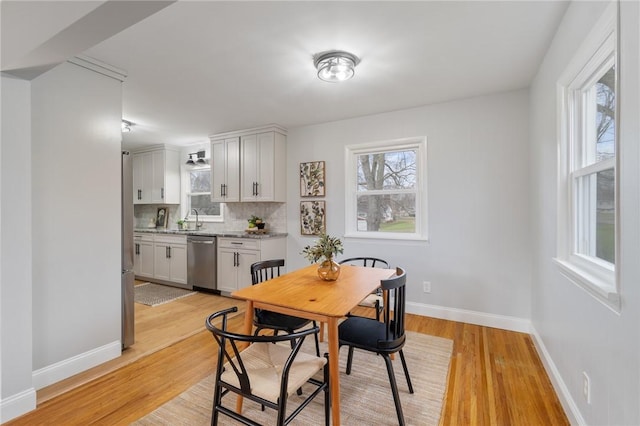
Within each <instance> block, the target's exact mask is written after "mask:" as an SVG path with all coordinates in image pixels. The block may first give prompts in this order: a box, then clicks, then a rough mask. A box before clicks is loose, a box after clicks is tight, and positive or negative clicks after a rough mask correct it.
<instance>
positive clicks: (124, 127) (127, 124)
mask: <svg viewBox="0 0 640 426" xmlns="http://www.w3.org/2000/svg"><path fill="white" fill-rule="evenodd" d="M131 126H133V123H132V122H130V121H127V120H122V133H127V132H130V131H131Z"/></svg>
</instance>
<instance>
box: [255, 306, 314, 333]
mask: <svg viewBox="0 0 640 426" xmlns="http://www.w3.org/2000/svg"><path fill="white" fill-rule="evenodd" d="M310 322H311V321H310V320H308V319H304V318H298V317H293V316H291V315H285V314H279V313H277V312H271V311H265V310H260V311H258V312H257V313H256V314H255V317H254V323H255V324H256V325H262V326H264V327H267V328H277V329H280V330H290V331H293V330H297V329H299V328H302V327H304V326H305V325H307V324H309V323H310Z"/></svg>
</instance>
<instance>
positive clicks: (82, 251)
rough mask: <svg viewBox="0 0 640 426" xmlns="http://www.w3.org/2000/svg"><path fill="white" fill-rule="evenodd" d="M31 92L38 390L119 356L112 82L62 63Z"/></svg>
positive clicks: (117, 137) (117, 113)
mask: <svg viewBox="0 0 640 426" xmlns="http://www.w3.org/2000/svg"><path fill="white" fill-rule="evenodd" d="M31 94H32V98H31V100H32V104H31V105H32V159H33V160H32V183H33V187H32V195H33V198H32V200H33V221H32V230H33V240H34V244H33V324H34V327H33V369H34V385H35V387H36V388H37V389H39V388H40V387H42V386H46V385H48V384H50V383H53V382H56V381H58V380H61V379H62V378H66V377H68V376H70V375H72V374H75V373H77V372H79V371H83V370H84V369H87V368H89V367H92V366H94V365H97V364H99V363H101V362H104V361H106V360H108V359H111V358H114V357H116V356H118V355H119V354H120V338H121V302H120V294H121V281H120V278H121V245H120V241H121V228H120V222H121V208H120V205H121V199H120V186H121V183H120V182H121V173H120V169H121V165H120V163H121V154H120V153H121V148H120V147H121V133H120V120H121V118H122V89H121V82H120V81H118V80H115V79H112V78H109V77H106V76H104V75H101V74H98V73H96V72H93V71H89V70H87V69H85V68H81V67H79V66H76V65H73V64H71V63H64V64H62V65H59V66H58V67H56V68H54V69H52V70H51V71H48V72H47V73H45V74H43V75H41V76H40V77H38V78H37V79H35V80H33V81H32V84H31Z"/></svg>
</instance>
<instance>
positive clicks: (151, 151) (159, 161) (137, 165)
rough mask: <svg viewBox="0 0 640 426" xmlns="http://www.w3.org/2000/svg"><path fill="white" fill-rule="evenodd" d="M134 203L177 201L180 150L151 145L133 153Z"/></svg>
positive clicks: (173, 202) (178, 193)
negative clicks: (151, 146)
mask: <svg viewBox="0 0 640 426" xmlns="http://www.w3.org/2000/svg"><path fill="white" fill-rule="evenodd" d="M133 203H134V204H180V151H179V150H178V149H176V148H172V147H166V146H161V147H157V146H156V147H153V148H148V149H145V150H141V151H138V152H134V153H133Z"/></svg>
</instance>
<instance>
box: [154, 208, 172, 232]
mask: <svg viewBox="0 0 640 426" xmlns="http://www.w3.org/2000/svg"><path fill="white" fill-rule="evenodd" d="M168 223H169V209H167V208H166V207H158V212H157V213H156V228H166V227H167V224H168Z"/></svg>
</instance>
